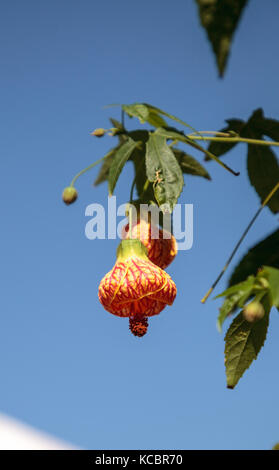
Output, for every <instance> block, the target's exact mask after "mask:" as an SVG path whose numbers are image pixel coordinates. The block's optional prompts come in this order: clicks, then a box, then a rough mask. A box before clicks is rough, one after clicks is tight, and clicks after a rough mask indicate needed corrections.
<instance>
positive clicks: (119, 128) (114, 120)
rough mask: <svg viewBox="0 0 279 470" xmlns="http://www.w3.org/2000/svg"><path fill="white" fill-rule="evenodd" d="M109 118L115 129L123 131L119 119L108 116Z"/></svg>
mask: <svg viewBox="0 0 279 470" xmlns="http://www.w3.org/2000/svg"><path fill="white" fill-rule="evenodd" d="M109 120H110V122H111V123H112V125H113V127H115V128H116V129H118V130H119V131H121V132H124V131H125V129H124V127H123V126H122V123H121V122H120V121H117V119H114V118H109Z"/></svg>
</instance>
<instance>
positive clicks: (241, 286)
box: [214, 275, 255, 299]
mask: <svg viewBox="0 0 279 470" xmlns="http://www.w3.org/2000/svg"><path fill="white" fill-rule="evenodd" d="M254 282H255V276H253V275H251V276H248V278H247V279H245V281H243V282H239V283H238V284H233V285H232V286H231V287H229V288H228V289H226V290H224V292H222V293H221V294H218V295H216V297H214V298H215V299H219V298H220V297H228V296H229V295H232V294H235V293H237V292H239V291H242V293H244V292H245V291H247V290H251V289H252V287H253V285H254Z"/></svg>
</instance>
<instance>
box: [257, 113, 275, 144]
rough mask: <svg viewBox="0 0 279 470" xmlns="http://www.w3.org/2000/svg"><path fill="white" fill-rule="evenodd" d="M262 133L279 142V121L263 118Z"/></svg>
mask: <svg viewBox="0 0 279 470" xmlns="http://www.w3.org/2000/svg"><path fill="white" fill-rule="evenodd" d="M261 128H262V133H263V134H264V135H266V136H268V137H270V138H271V139H273V140H276V141H277V142H279V121H276V120H275V119H269V118H264V119H263V120H262V125H261Z"/></svg>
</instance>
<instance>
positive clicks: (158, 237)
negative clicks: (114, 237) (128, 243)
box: [122, 219, 177, 269]
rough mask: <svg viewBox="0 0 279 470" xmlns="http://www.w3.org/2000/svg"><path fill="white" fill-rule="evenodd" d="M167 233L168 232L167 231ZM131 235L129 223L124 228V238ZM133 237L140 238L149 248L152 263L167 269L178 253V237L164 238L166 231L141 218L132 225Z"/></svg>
mask: <svg viewBox="0 0 279 470" xmlns="http://www.w3.org/2000/svg"><path fill="white" fill-rule="evenodd" d="M165 233H167V232H165ZM128 237H129V224H127V225H126V226H125V227H124V228H123V232H122V238H123V239H127V238H128ZM132 238H138V239H139V240H140V241H141V242H142V244H143V245H144V246H145V247H146V248H147V252H148V258H149V259H150V261H152V263H154V264H156V265H157V266H160V268H162V269H165V268H166V267H167V266H168V265H169V264H170V263H171V262H172V261H173V259H174V258H175V256H176V254H177V244H176V239H175V237H174V236H173V235H171V238H164V231H163V230H162V229H159V228H157V227H156V226H154V225H152V224H151V223H150V222H146V221H145V220H143V219H141V220H138V221H137V223H135V224H134V225H133V226H132Z"/></svg>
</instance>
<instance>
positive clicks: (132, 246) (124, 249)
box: [116, 238, 148, 261]
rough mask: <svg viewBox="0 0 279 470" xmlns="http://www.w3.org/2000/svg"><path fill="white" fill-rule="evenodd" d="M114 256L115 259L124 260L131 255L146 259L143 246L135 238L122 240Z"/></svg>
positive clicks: (145, 251)
mask: <svg viewBox="0 0 279 470" xmlns="http://www.w3.org/2000/svg"><path fill="white" fill-rule="evenodd" d="M116 256H117V261H125V260H127V259H128V258H131V257H133V256H137V257H138V258H142V259H145V260H146V259H148V257H147V250H146V248H145V246H144V245H143V244H142V243H141V241H140V240H138V239H137V238H135V239H127V240H122V241H121V242H120V244H119V246H118V248H117V252H116Z"/></svg>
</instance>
